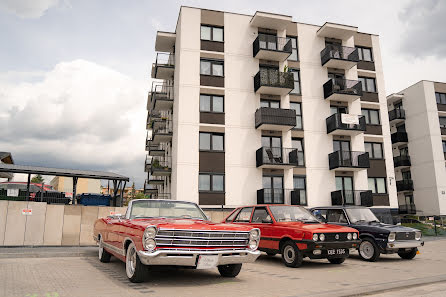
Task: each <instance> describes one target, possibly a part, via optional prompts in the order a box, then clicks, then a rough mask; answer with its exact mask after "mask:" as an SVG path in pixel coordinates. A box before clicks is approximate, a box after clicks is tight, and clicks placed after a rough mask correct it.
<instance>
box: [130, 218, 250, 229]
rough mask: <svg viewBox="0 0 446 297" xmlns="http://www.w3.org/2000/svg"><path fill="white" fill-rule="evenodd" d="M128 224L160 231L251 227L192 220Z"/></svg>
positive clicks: (141, 220) (156, 220)
mask: <svg viewBox="0 0 446 297" xmlns="http://www.w3.org/2000/svg"><path fill="white" fill-rule="evenodd" d="M129 222H130V223H131V224H133V225H135V226H139V227H143V228H146V227H147V226H151V225H154V226H157V227H158V228H160V229H178V230H202V231H249V230H251V229H253V228H252V227H251V226H240V225H235V224H221V223H213V222H211V221H202V220H194V219H160V218H156V219H134V220H129Z"/></svg>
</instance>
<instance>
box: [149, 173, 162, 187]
mask: <svg viewBox="0 0 446 297" xmlns="http://www.w3.org/2000/svg"><path fill="white" fill-rule="evenodd" d="M164 179H165V178H164V177H163V176H162V175H150V177H149V180H148V184H149V185H150V184H163V183H164Z"/></svg>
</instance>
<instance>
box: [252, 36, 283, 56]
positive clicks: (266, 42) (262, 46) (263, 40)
mask: <svg viewBox="0 0 446 297" xmlns="http://www.w3.org/2000/svg"><path fill="white" fill-rule="evenodd" d="M252 49H253V57H255V56H257V54H258V52H259V51H260V50H267V51H275V52H284V53H289V54H290V55H291V52H292V44H291V39H287V38H284V37H277V36H272V35H268V34H261V33H260V34H259V35H258V36H257V38H256V39H255V40H254V42H253V44H252Z"/></svg>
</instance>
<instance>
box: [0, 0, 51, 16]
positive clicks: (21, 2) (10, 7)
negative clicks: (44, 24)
mask: <svg viewBox="0 0 446 297" xmlns="http://www.w3.org/2000/svg"><path fill="white" fill-rule="evenodd" d="M58 2H59V0H32V1H29V0H1V1H0V9H3V10H5V11H7V12H10V13H13V14H15V15H17V16H19V17H21V18H39V17H41V16H42V15H43V14H44V13H45V11H47V10H48V9H50V8H51V7H53V6H55V5H57V3H58Z"/></svg>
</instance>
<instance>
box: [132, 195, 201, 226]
mask: <svg viewBox="0 0 446 297" xmlns="http://www.w3.org/2000/svg"><path fill="white" fill-rule="evenodd" d="M138 204H154V206H153V207H145V208H146V209H148V210H149V209H154V210H155V212H153V211H152V212H150V211H149V212H146V213H145V214H143V215H142V214H139V215H134V214H133V212H134V210H135V206H137V205H138ZM169 205H178V206H180V205H183V206H186V205H187V206H190V207H189V209H190V210H194V208H195V210H196V211H194V213H193V215H191V214H190V213H187V212H185V213H184V214H183V215H169V213H168V209H173V208H175V206H172V207H167V206H169ZM147 206H149V205H147ZM162 206H165V207H162ZM162 209H165V210H167V211H165V212H164V213H161V210H162ZM178 209H181V208H180V207H179V208H178ZM156 211H158V213H156ZM126 218H127V219H130V220H132V219H144V218H155V219H156V218H164V219H194V220H202V221H207V220H208V217H207V216H206V214H205V213H204V212H203V210H202V209H201V208H200V207H199V206H198V205H197V204H195V203H193V202H187V201H166V200H150V199H149V200H142V199H141V200H134V201H132V202H131V204H130V205H129V208H128V210H127V213H126Z"/></svg>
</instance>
